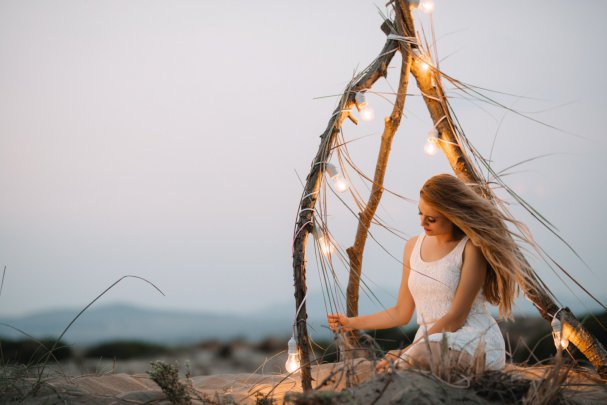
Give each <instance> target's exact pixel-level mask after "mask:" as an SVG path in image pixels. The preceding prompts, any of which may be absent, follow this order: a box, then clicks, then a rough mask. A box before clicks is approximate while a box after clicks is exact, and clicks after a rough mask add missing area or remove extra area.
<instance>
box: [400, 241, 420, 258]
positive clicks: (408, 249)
mask: <svg viewBox="0 0 607 405" xmlns="http://www.w3.org/2000/svg"><path fill="white" fill-rule="evenodd" d="M417 239H418V236H413V237H411V238H409V240H408V241H407V243H405V249H404V251H403V258H407V257H410V256H411V252H412V251H413V248H414V247H415V243H417Z"/></svg>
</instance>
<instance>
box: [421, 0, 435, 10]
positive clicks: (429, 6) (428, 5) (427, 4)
mask: <svg viewBox="0 0 607 405" xmlns="http://www.w3.org/2000/svg"><path fill="white" fill-rule="evenodd" d="M419 8H420V9H421V10H422V11H423V12H424V13H431V12H433V11H434V0H420V2H419Z"/></svg>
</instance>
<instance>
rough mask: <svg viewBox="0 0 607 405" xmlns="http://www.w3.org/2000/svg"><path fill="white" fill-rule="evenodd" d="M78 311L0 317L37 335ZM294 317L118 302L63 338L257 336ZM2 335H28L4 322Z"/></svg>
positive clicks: (281, 329)
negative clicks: (243, 314)
mask: <svg viewBox="0 0 607 405" xmlns="http://www.w3.org/2000/svg"><path fill="white" fill-rule="evenodd" d="M78 312H79V310H50V311H45V312H40V313H36V314H33V315H28V316H24V317H19V318H5V319H0V322H3V323H6V324H9V325H11V326H13V327H16V328H19V329H21V330H23V331H25V332H27V333H28V334H30V335H32V336H34V337H36V338H42V337H57V336H59V335H60V334H61V332H62V331H63V329H64V328H65V327H66V326H67V325H68V324H69V322H70V321H71V320H72V319H73V318H74V317H75V316H76V314H77V313H78ZM292 322H293V321H292V319H289V318H288V317H281V316H278V317H271V318H268V317H266V318H264V317H251V316H237V315H233V314H227V315H222V314H216V313H205V312H199V313H196V312H183V311H174V310H156V309H145V308H139V307H136V306H132V305H126V304H113V305H106V306H100V307H98V308H90V309H89V310H87V311H86V312H85V313H84V314H83V315H82V316H81V317H80V318H79V319H78V320H77V321H76V323H74V325H73V326H72V327H71V328H70V330H69V331H68V332H67V333H66V335H65V338H64V340H65V341H67V342H69V343H75V344H83V345H86V344H92V343H97V342H101V341H108V340H115V339H121V340H125V339H137V340H144V341H149V342H161V343H188V342H195V341H200V340H206V339H230V338H237V337H242V338H246V339H250V340H258V339H262V338H264V337H266V336H270V335H274V336H287V335H289V334H290V333H291V324H292ZM0 336H4V337H7V338H13V339H14V338H23V337H24V336H23V335H22V334H21V333H19V332H18V331H15V330H13V329H11V328H8V327H6V326H2V325H0Z"/></svg>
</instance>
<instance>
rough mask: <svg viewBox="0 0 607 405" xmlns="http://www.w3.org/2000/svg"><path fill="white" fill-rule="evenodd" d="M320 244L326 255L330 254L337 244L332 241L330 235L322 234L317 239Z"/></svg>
mask: <svg viewBox="0 0 607 405" xmlns="http://www.w3.org/2000/svg"><path fill="white" fill-rule="evenodd" d="M316 241H317V242H318V245H319V246H320V251H321V252H322V254H323V255H325V256H330V255H332V254H333V251H335V245H333V243H331V239H330V238H329V235H321V236H320V237H319V238H318V239H316Z"/></svg>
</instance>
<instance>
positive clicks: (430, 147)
mask: <svg viewBox="0 0 607 405" xmlns="http://www.w3.org/2000/svg"><path fill="white" fill-rule="evenodd" d="M424 152H425V153H426V155H428V156H434V155H436V152H438V147H437V146H436V145H435V144H433V143H430V142H426V144H425V145H424Z"/></svg>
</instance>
